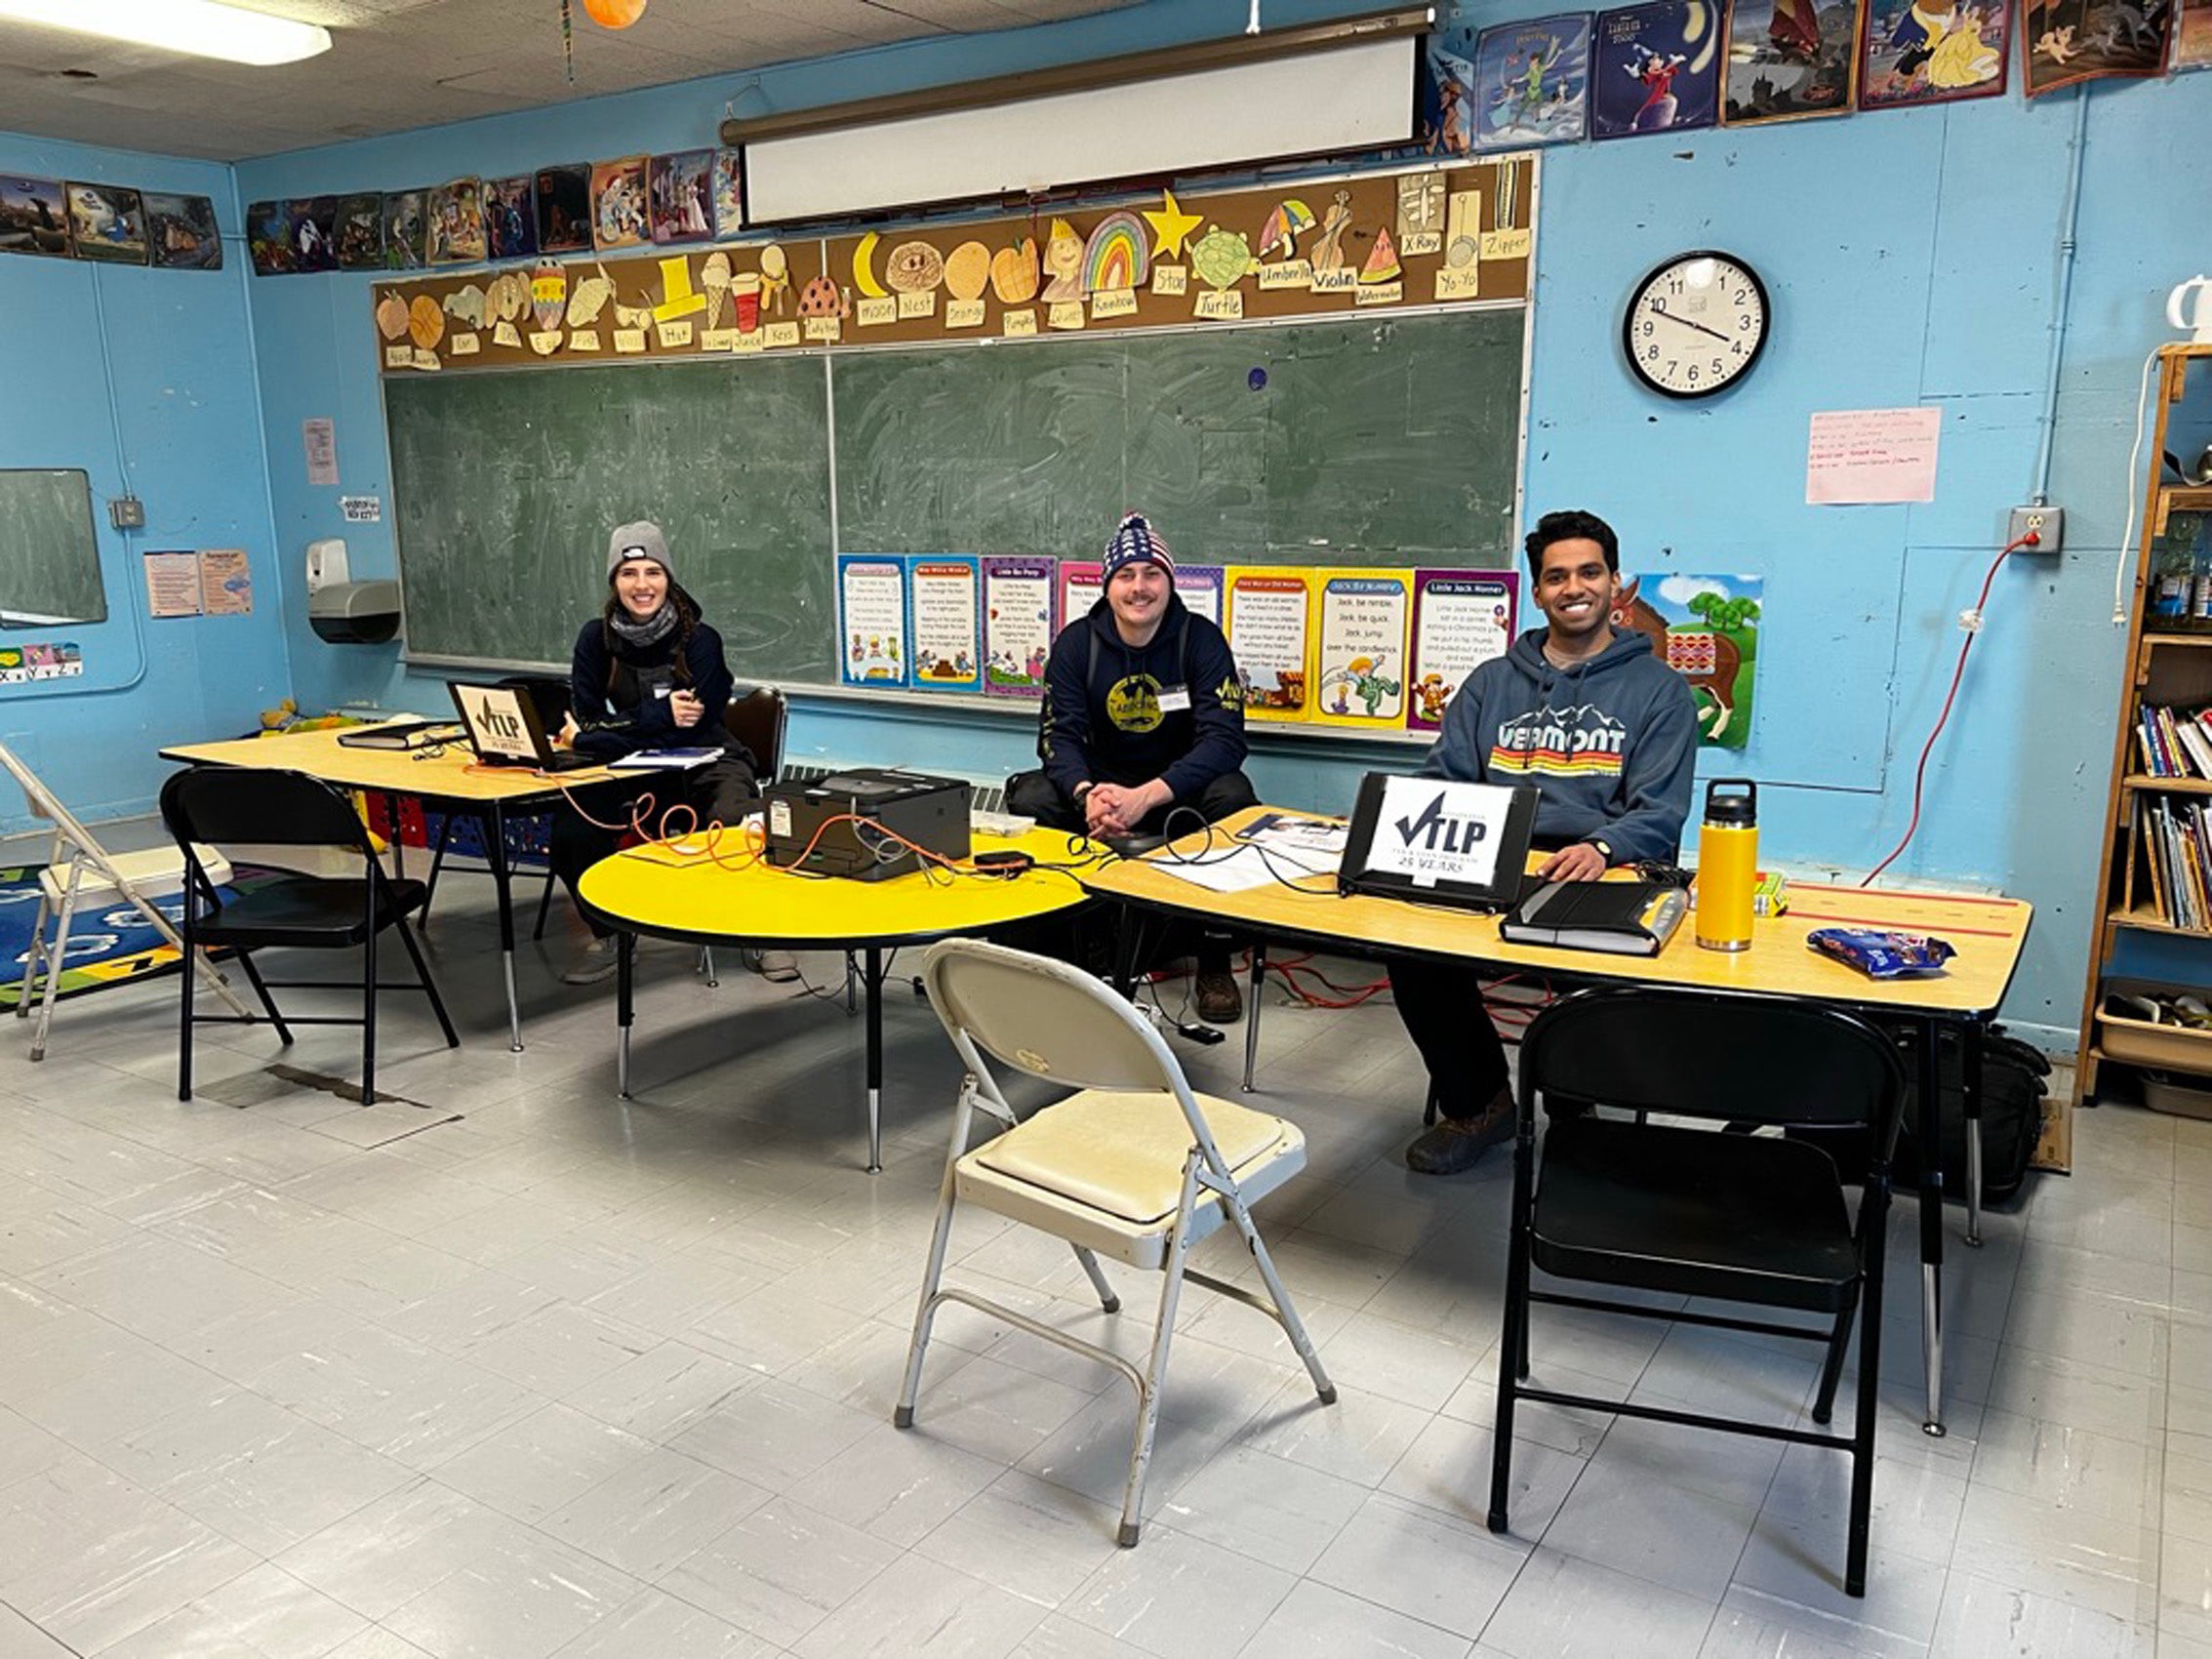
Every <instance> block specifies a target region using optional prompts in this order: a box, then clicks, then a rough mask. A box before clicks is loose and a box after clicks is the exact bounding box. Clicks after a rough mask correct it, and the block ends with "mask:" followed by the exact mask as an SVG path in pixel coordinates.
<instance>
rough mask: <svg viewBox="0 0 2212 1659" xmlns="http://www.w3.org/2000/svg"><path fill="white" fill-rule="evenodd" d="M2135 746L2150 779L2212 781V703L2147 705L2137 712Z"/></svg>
mask: <svg viewBox="0 0 2212 1659" xmlns="http://www.w3.org/2000/svg"><path fill="white" fill-rule="evenodd" d="M2135 747H2136V751H2137V753H2138V755H2139V756H2140V758H2141V759H2142V762H2143V771H2144V775H2145V776H2147V777H2152V778H2192V779H2212V704H2207V705H2205V706H2203V707H2201V708H2185V707H2183V706H2181V705H2179V704H2159V703H2146V704H2144V705H2143V706H2142V707H2141V708H2138V709H2137V710H2136V717H2135Z"/></svg>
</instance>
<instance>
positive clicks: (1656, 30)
mask: <svg viewBox="0 0 2212 1659" xmlns="http://www.w3.org/2000/svg"><path fill="white" fill-rule="evenodd" d="M1720 23H1721V16H1720V13H1719V12H1717V11H1716V10H1715V9H1714V8H1712V7H1710V6H1708V5H1705V4H1703V3H1702V0H1651V3H1650V4H1648V5H1643V6H1624V7H1622V8H1621V9H1620V10H1619V11H1617V12H1600V13H1599V14H1598V15H1597V28H1596V32H1595V34H1594V36H1593V38H1592V41H1591V47H1590V94H1589V129H1590V136H1591V137H1593V138H1599V139H1628V138H1635V137H1637V136H1639V135H1642V134H1646V133H1683V132H1689V131H1692V130H1694V129H1696V128H1699V127H1709V126H1711V125H1712V124H1713V123H1714V122H1716V121H1718V120H1719V119H1720V70H1721V65H1722V63H1723V62H1725V61H1726V56H1727V55H1726V54H1725V53H1724V52H1723V51H1722V50H1721V46H1722V42H1721V38H1720Z"/></svg>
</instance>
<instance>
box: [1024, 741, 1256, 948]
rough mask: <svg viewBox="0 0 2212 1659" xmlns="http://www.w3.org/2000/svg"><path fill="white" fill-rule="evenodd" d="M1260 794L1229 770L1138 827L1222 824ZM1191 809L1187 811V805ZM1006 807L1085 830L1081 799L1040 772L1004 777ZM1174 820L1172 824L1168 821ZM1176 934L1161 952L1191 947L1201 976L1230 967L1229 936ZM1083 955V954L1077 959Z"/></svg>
mask: <svg viewBox="0 0 2212 1659" xmlns="http://www.w3.org/2000/svg"><path fill="white" fill-rule="evenodd" d="M1259 804H1260V796H1259V795H1258V793H1257V792H1256V791H1255V790H1254V789H1253V788H1252V780H1251V779H1249V778H1247V777H1246V776H1245V775H1244V774H1243V773H1242V772H1226V773H1224V774H1223V775H1222V776H1221V777H1219V778H1216V779H1215V780H1214V781H1213V782H1212V783H1210V784H1208V785H1207V786H1206V787H1205V788H1204V789H1200V790H1199V791H1198V793H1197V794H1196V795H1195V796H1194V797H1193V798H1191V799H1190V800H1187V801H1174V802H1171V803H1170V804H1169V805H1167V806H1163V807H1161V808H1159V809H1158V810H1157V811H1155V812H1153V813H1151V814H1150V815H1148V816H1147V817H1146V819H1145V821H1144V822H1143V823H1142V824H1140V825H1139V826H1138V827H1137V831H1138V833H1139V834H1143V835H1162V834H1166V835H1183V834H1187V833H1189V832H1190V831H1191V830H1195V829H1197V828H1198V826H1197V825H1195V824H1193V823H1191V822H1190V813H1191V812H1195V813H1197V815H1198V816H1199V817H1200V818H1202V819H1204V820H1205V821H1206V822H1207V823H1208V824H1219V823H1220V822H1221V821H1222V820H1223V819H1225V818H1227V817H1228V816H1229V814H1230V813H1233V812H1242V811H1243V810H1244V809H1245V808H1246V807H1248V806H1258V805H1259ZM1186 808H1187V809H1188V810H1187V811H1186V810H1185V809H1186ZM1006 810H1007V811H1008V812H1014V813H1019V814H1021V815H1022V816H1023V817H1024V818H1033V819H1035V820H1036V821H1037V822H1038V823H1039V824H1040V825H1042V826H1043V827H1044V828H1045V829H1047V830H1066V832H1067V833H1069V834H1071V835H1080V834H1082V833H1083V832H1084V830H1085V828H1086V823H1087V821H1086V820H1085V818H1084V816H1083V805H1082V803H1081V802H1080V801H1075V800H1070V799H1069V798H1068V797H1067V796H1066V794H1065V793H1063V792H1062V790H1061V788H1060V786H1059V785H1058V784H1055V783H1054V782H1053V781H1052V780H1051V779H1050V778H1048V777H1047V776H1045V774H1044V773H1042V772H1017V773H1015V774H1014V776H1013V777H1011V778H1009V779H1007V780H1006ZM1171 818H1172V819H1173V820H1174V822H1173V823H1172V824H1171V823H1170V822H1169V820H1170V819H1171ZM1176 938H1177V934H1176V932H1175V931H1174V930H1171V932H1170V934H1169V939H1168V942H1167V943H1164V944H1163V946H1162V948H1161V950H1160V951H1158V952H1157V954H1159V955H1162V956H1176V955H1181V954H1183V953H1184V952H1185V951H1188V952H1189V953H1190V954H1191V955H1194V956H1195V957H1197V959H1198V971H1199V972H1200V973H1202V974H1226V973H1227V972H1228V971H1229V966H1228V958H1229V949H1230V940H1229V936H1228V935H1227V934H1226V933H1202V934H1200V935H1199V936H1198V938H1197V940H1196V941H1195V943H1189V942H1188V932H1187V930H1183V939H1184V940H1185V942H1184V943H1181V944H1177V943H1175V941H1176ZM1078 959H1079V958H1078Z"/></svg>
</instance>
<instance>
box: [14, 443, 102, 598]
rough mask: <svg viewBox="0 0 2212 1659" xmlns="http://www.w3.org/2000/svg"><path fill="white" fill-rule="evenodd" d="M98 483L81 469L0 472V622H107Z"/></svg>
mask: <svg viewBox="0 0 2212 1659" xmlns="http://www.w3.org/2000/svg"><path fill="white" fill-rule="evenodd" d="M106 620H107V595H106V592H105V590H104V589H103V588H102V587H101V580H100V543H99V540H98V539H97V538H96V536H95V535H94V533H93V522H92V485H91V482H90V480H89V479H87V477H86V476H85V474H84V473H83V472H81V471H76V470H60V469H53V470H49V469H31V468H26V469H23V470H20V471H0V627H49V626H51V625H53V624H56V623H72V622H80V623H81V622H104V621H106Z"/></svg>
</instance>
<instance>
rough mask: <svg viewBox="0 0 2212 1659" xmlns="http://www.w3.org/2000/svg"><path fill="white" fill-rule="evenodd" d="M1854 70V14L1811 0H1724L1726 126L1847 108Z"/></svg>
mask: <svg viewBox="0 0 2212 1659" xmlns="http://www.w3.org/2000/svg"><path fill="white" fill-rule="evenodd" d="M1858 75H1859V13H1858V11H1857V9H1856V8H1854V7H1851V6H1830V7H1828V8H1826V9H1823V8H1822V7H1821V6H1820V5H1818V4H1817V0H1729V7H1728V84H1727V88H1726V93H1725V96H1724V98H1723V100H1722V103H1721V119H1722V120H1723V121H1724V122H1725V123H1726V124H1727V125H1729V126H1731V127H1747V126H1751V125H1754V124H1756V123H1758V122H1761V121H1799V120H1803V119H1805V118H1806V117H1808V116H1815V115H1847V114H1849V113H1850V112H1851V107H1852V94H1853V92H1854V90H1855V88H1856V85H1857V82H1858Z"/></svg>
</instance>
